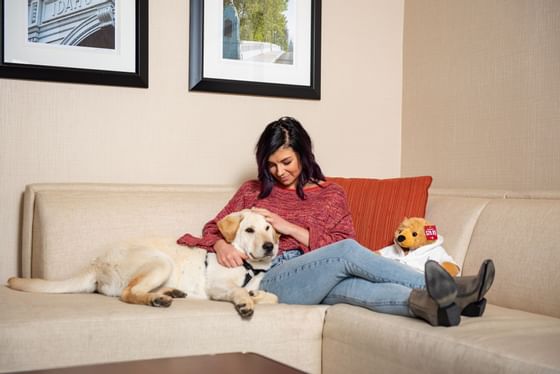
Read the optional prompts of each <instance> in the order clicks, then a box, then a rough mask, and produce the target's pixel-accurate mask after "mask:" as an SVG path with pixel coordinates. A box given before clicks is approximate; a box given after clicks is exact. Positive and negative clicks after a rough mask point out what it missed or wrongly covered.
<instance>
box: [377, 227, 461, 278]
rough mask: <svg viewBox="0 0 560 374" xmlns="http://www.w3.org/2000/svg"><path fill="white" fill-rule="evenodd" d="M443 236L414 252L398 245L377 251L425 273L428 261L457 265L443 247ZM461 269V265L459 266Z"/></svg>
mask: <svg viewBox="0 0 560 374" xmlns="http://www.w3.org/2000/svg"><path fill="white" fill-rule="evenodd" d="M442 244H443V236H441V235H439V236H438V238H437V240H436V241H435V242H433V243H432V244H427V245H424V246H422V247H420V248H417V249H415V250H413V251H408V253H406V252H405V251H404V250H403V249H402V248H401V247H400V246H399V245H398V244H396V243H395V244H393V245H389V246H387V247H385V248H382V249H380V250H379V251H377V253H378V254H380V255H381V256H383V257H387V258H390V259H393V260H397V261H398V262H400V263H402V264H405V265H408V266H411V267H413V268H414V269H415V270H418V271H420V272H422V273H423V272H424V264H425V263H426V262H427V261H428V260H434V261H436V262H438V263H440V264H441V263H443V262H451V263H452V264H455V265H457V263H456V262H455V260H453V258H452V257H451V256H450V255H449V254H448V253H447V251H446V250H445V248H443V247H442ZM457 267H459V265H457Z"/></svg>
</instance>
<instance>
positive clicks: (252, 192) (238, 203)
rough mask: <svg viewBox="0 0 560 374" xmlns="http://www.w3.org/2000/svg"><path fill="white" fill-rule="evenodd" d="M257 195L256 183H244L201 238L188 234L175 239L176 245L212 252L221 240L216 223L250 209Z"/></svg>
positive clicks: (203, 231)
mask: <svg viewBox="0 0 560 374" xmlns="http://www.w3.org/2000/svg"><path fill="white" fill-rule="evenodd" d="M258 193H259V186H258V182H257V181H248V182H245V183H244V184H243V185H242V186H241V187H240V188H239V190H237V192H236V193H235V195H233V197H232V198H231V199H230V200H229V202H228V203H227V204H226V206H225V207H224V208H223V209H222V210H221V211H220V212H219V213H218V214H217V215H216V217H214V218H213V219H211V220H210V221H208V222H207V223H206V224H205V225H204V227H203V228H202V236H200V237H197V236H194V235H192V234H190V233H186V234H184V235H183V236H181V237H180V238H179V239H177V244H181V245H187V246H190V247H200V248H204V249H206V250H207V251H209V252H214V244H216V242H217V241H218V240H220V239H223V236H222V234H221V233H220V230H219V229H218V221H220V220H221V219H222V218H224V217H225V216H227V215H228V214H230V213H233V212H236V211H239V210H242V209H247V208H251V207H252V206H253V204H254V201H255V199H256V197H257V195H258Z"/></svg>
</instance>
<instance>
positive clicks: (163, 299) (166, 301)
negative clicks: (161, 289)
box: [150, 295, 173, 308]
mask: <svg viewBox="0 0 560 374" xmlns="http://www.w3.org/2000/svg"><path fill="white" fill-rule="evenodd" d="M172 302H173V299H172V298H171V297H170V296H167V295H158V296H156V297H154V298H152V300H151V302H150V304H151V305H152V306H155V307H161V308H168V307H170V306H171V303H172Z"/></svg>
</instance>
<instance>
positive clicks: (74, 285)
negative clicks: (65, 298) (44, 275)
mask: <svg viewBox="0 0 560 374" xmlns="http://www.w3.org/2000/svg"><path fill="white" fill-rule="evenodd" d="M8 287H10V288H12V289H14V290H19V291H25V292H42V293H92V292H94V291H95V289H96V287H97V279H96V274H95V270H94V269H93V268H88V269H86V270H84V271H83V272H82V273H80V274H78V275H76V276H75V277H72V278H69V279H65V280H45V279H39V278H31V279H29V278H17V277H12V278H10V279H8Z"/></svg>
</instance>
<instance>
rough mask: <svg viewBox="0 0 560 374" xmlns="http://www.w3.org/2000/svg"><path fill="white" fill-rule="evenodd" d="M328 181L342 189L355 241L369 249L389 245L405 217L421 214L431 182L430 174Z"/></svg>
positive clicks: (424, 210) (423, 210) (422, 214)
mask: <svg viewBox="0 0 560 374" xmlns="http://www.w3.org/2000/svg"><path fill="white" fill-rule="evenodd" d="M328 180H329V181H331V182H334V183H337V184H339V185H340V186H341V187H342V188H343V189H344V190H345V191H346V196H347V198H348V207H349V209H350V212H351V213H352V221H353V222H354V229H355V230H356V240H357V241H358V242H360V243H361V244H362V245H363V246H365V247H367V248H369V249H372V250H378V249H381V248H383V247H386V246H388V245H390V244H391V243H392V242H393V235H394V233H395V230H396V228H397V227H398V225H399V223H400V222H401V221H402V220H403V219H404V218H405V217H424V215H425V213H426V203H427V202H428V189H429V188H430V185H431V184H432V177H430V176H422V177H410V178H394V179H368V178H338V177H337V178H328Z"/></svg>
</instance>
